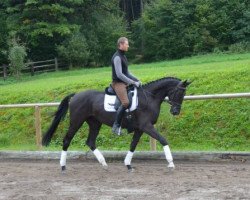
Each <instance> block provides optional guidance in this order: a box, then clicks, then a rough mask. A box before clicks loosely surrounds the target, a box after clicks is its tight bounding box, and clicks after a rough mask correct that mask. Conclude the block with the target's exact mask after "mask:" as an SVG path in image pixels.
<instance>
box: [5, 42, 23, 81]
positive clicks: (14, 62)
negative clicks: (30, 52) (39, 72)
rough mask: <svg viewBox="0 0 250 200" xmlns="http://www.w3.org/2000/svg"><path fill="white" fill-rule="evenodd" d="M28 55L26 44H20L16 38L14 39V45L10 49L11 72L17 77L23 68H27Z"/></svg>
mask: <svg viewBox="0 0 250 200" xmlns="http://www.w3.org/2000/svg"><path fill="white" fill-rule="evenodd" d="M26 56H27V53H26V48H25V46H24V45H21V44H18V43H17V41H16V40H13V42H12V45H11V47H10V49H9V56H8V58H9V61H10V70H11V73H12V74H13V75H14V76H15V77H16V78H18V79H19V78H20V75H21V70H22V69H23V68H25V66H26V65H25V63H24V60H25V57H26Z"/></svg>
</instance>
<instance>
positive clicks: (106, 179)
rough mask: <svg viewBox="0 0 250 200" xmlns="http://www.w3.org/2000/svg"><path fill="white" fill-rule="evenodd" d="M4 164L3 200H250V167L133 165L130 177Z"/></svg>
mask: <svg viewBox="0 0 250 200" xmlns="http://www.w3.org/2000/svg"><path fill="white" fill-rule="evenodd" d="M58 162H59V161H53V160H52V161H48V160H39V161H35V160H33V161H30V160H0V199H4V200H5V199H11V200H12V199H18V200H21V199H23V200H29V199H46V200H47V199H49V200H54V199H70V200H73V199H83V200H85V199H91V200H93V199H94V200H99V199H104V200H111V199H112V200H113V199H114V200H123V199H126V200H130V199H131V200H137V199H138V200H158V199H170V200H173V199H178V200H187V199H191V200H195V199H202V200H206V199H209V200H210V199H233V200H235V199H250V163H249V162H248V163H247V162H246V163H241V162H239V161H235V162H220V163H211V162H210V163H204V162H203V163H202V162H199V163H191V162H176V163H175V164H176V170H175V171H174V172H168V170H167V167H166V166H167V164H166V161H164V160H160V161H152V160H150V161H147V160H143V161H135V160H134V161H133V166H134V167H136V169H135V172H133V173H128V172H127V169H126V168H125V166H124V165H123V163H122V161H121V162H117V161H116V162H109V169H108V171H105V170H104V169H103V168H102V167H101V166H100V165H99V163H97V162H96V161H76V160H71V161H67V172H66V173H61V171H60V167H59V163H58Z"/></svg>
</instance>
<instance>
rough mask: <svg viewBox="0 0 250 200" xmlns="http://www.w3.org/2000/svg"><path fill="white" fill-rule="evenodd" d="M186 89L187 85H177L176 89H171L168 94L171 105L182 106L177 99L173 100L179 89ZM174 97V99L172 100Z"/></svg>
mask: <svg viewBox="0 0 250 200" xmlns="http://www.w3.org/2000/svg"><path fill="white" fill-rule="evenodd" d="M180 90H182V91H186V88H185V87H181V86H179V85H178V86H177V87H176V88H175V89H173V90H172V91H170V94H169V95H168V99H169V100H168V103H169V104H170V105H171V106H178V107H180V106H181V103H177V102H176V101H173V99H175V96H176V94H177V92H178V91H180ZM171 99H172V100H171Z"/></svg>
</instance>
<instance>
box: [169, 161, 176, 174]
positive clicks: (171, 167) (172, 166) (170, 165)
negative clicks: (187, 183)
mask: <svg viewBox="0 0 250 200" xmlns="http://www.w3.org/2000/svg"><path fill="white" fill-rule="evenodd" d="M174 169H175V166H174V163H173V162H172V163H169V165H168V172H173V171H174Z"/></svg>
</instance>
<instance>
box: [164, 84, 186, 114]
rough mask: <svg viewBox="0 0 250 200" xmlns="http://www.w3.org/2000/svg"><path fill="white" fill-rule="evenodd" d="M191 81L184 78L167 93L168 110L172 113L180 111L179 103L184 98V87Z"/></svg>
mask: <svg viewBox="0 0 250 200" xmlns="http://www.w3.org/2000/svg"><path fill="white" fill-rule="evenodd" d="M190 83H191V82H189V81H187V80H185V81H183V82H182V81H181V82H180V83H179V84H178V85H177V86H176V87H174V88H173V89H172V90H171V91H170V93H169V95H168V99H169V100H168V102H169V104H170V105H171V108H170V112H171V114H172V115H179V114H180V111H181V104H182V101H183V99H184V96H185V93H186V88H187V86H188V85H189V84H190Z"/></svg>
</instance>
